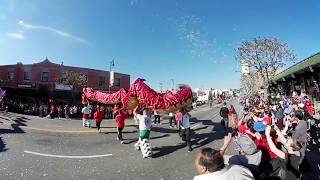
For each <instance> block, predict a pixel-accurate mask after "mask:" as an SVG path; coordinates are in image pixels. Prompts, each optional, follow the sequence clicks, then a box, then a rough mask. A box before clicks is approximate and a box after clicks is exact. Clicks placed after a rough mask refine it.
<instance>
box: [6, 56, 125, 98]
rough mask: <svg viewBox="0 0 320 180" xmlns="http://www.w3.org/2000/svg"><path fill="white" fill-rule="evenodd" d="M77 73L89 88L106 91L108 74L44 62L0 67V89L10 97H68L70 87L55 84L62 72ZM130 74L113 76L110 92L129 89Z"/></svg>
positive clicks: (106, 72)
mask: <svg viewBox="0 0 320 180" xmlns="http://www.w3.org/2000/svg"><path fill="white" fill-rule="evenodd" d="M66 71H72V72H77V73H79V74H80V75H81V76H83V77H84V78H85V79H86V80H87V86H88V87H92V88H93V89H97V90H102V91H108V90H109V82H110V81H109V80H110V73H109V71H102V70H95V69H89V68H81V67H72V66H65V65H63V64H55V63H52V62H51V61H49V60H48V59H45V60H44V61H42V62H39V63H34V64H22V63H17V64H14V65H3V66H0V87H1V88H3V89H6V90H7V92H9V93H10V92H11V94H16V95H23V96H30V95H31V96H42V97H55V96H58V97H61V95H63V94H68V92H69V94H70V86H66V85H62V84H58V83H56V81H57V79H58V78H59V77H60V76H61V74H62V73H63V72H66ZM129 86H130V75H127V74H121V73H114V85H113V86H112V87H111V91H112V92H114V91H117V90H119V89H120V88H124V89H126V90H127V89H129Z"/></svg>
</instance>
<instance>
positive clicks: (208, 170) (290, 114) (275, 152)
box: [194, 93, 318, 180]
mask: <svg viewBox="0 0 320 180" xmlns="http://www.w3.org/2000/svg"><path fill="white" fill-rule="evenodd" d="M239 103H240V105H241V107H242V108H241V110H240V111H241V112H240V113H239V116H238V115H237V113H236V112H234V108H233V107H230V108H229V109H228V108H226V106H224V107H223V108H222V111H221V113H220V114H221V116H222V118H223V121H222V125H224V126H228V130H229V131H227V132H228V135H227V136H225V141H224V144H223V146H222V147H221V148H220V150H215V149H212V148H204V149H202V150H201V151H200V153H199V154H198V156H197V158H196V162H195V163H196V167H197V171H198V173H199V174H200V175H198V176H196V177H195V178H194V179H195V180H205V179H290V180H291V179H292V180H293V179H300V178H301V174H302V173H301V170H300V169H301V168H300V167H301V163H302V162H303V160H304V158H305V151H306V147H307V142H308V129H309V127H310V125H309V123H308V122H310V119H313V120H314V118H313V116H314V115H315V112H314V107H313V103H312V100H311V99H310V98H309V96H308V95H307V94H305V93H301V94H300V95H298V94H294V96H292V97H286V98H283V99H278V101H276V100H273V99H271V97H268V98H266V99H262V98H261V97H260V96H255V97H252V98H242V99H240V101H239ZM230 109H231V111H232V112H230ZM231 114H234V115H236V116H237V117H236V118H230V115H231ZM228 116H229V117H228ZM235 119H236V120H235ZM224 121H229V122H228V123H225V122H224ZM230 121H233V122H230ZM316 121H318V120H316ZM230 124H233V125H230ZM230 144H232V145H233V147H234V148H235V149H236V151H238V154H237V155H225V151H226V149H227V148H228V146H229V145H230Z"/></svg>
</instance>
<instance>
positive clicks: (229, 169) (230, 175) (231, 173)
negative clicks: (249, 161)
mask: <svg viewBox="0 0 320 180" xmlns="http://www.w3.org/2000/svg"><path fill="white" fill-rule="evenodd" d="M213 179H214V180H227V179H228V180H238V179H241V180H253V179H254V178H253V175H252V173H251V171H250V170H249V169H247V168H245V167H243V166H239V165H229V166H226V167H225V168H223V169H222V170H220V171H216V172H210V173H206V174H201V175H198V176H195V177H194V178H193V180H213Z"/></svg>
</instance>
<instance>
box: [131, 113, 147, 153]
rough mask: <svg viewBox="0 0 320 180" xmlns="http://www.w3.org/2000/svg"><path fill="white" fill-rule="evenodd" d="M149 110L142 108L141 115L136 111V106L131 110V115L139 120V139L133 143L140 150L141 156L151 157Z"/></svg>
mask: <svg viewBox="0 0 320 180" xmlns="http://www.w3.org/2000/svg"><path fill="white" fill-rule="evenodd" d="M150 114H151V113H150V110H149V109H148V108H144V109H143V110H142V115H141V114H139V113H138V107H136V108H135V109H134V110H133V115H134V116H136V117H137V119H138V121H139V140H138V142H137V143H136V144H135V149H136V150H139V149H140V150H141V152H142V156H143V158H147V157H151V155H152V151H151V147H150V144H149V138H150V130H151V125H152V120H151V118H150Z"/></svg>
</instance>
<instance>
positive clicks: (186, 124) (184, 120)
mask: <svg viewBox="0 0 320 180" xmlns="http://www.w3.org/2000/svg"><path fill="white" fill-rule="evenodd" d="M181 115H182V116H181V119H180V121H179V124H180V127H181V137H182V140H183V141H185V142H186V145H187V146H188V152H191V151H192V148H191V128H190V117H191V116H190V114H189V113H188V112H187V111H186V109H184V108H182V109H181Z"/></svg>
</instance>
